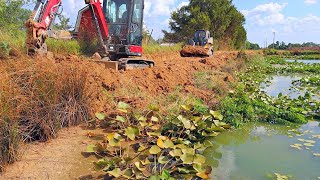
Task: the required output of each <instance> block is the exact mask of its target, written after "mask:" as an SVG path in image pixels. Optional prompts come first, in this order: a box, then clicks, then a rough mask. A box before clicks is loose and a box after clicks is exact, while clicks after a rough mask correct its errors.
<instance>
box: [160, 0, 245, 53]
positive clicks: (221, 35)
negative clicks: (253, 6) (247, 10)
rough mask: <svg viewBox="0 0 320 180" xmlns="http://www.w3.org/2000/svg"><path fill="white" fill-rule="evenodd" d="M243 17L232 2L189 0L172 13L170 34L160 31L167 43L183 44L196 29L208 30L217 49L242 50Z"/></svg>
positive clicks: (243, 42)
mask: <svg viewBox="0 0 320 180" xmlns="http://www.w3.org/2000/svg"><path fill="white" fill-rule="evenodd" d="M244 23H245V18H244V16H243V14H241V13H240V12H239V11H238V10H237V9H236V7H235V6H234V5H233V4H232V1H231V0H190V3H189V5H187V6H183V7H181V8H180V9H178V10H177V11H174V12H173V13H172V14H171V19H170V22H169V25H170V29H171V33H169V32H167V31H163V32H164V34H165V36H164V39H165V40H166V41H171V42H172V41H174V42H179V41H185V40H187V39H189V38H191V37H192V36H193V34H194V32H195V30H197V29H205V30H209V31H210V33H211V35H212V37H213V38H214V40H216V42H218V43H219V44H218V45H219V47H220V48H232V49H234V48H235V49H239V48H241V47H244V45H245V42H246V39H247V37H246V36H247V33H246V30H245V29H244V27H243V25H244Z"/></svg>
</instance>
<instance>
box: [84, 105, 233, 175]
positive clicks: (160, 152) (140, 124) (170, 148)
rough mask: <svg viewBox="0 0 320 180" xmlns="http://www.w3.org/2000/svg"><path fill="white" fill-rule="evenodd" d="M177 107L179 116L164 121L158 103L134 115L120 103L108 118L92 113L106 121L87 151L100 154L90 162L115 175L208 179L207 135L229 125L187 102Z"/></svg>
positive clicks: (213, 135) (213, 112)
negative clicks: (105, 128) (102, 137)
mask: <svg viewBox="0 0 320 180" xmlns="http://www.w3.org/2000/svg"><path fill="white" fill-rule="evenodd" d="M181 109H182V110H181V114H179V115H177V116H174V117H172V118H170V119H163V117H162V116H160V115H159V113H158V111H159V108H158V107H153V106H152V107H150V108H149V109H148V111H147V112H145V113H142V114H136V113H134V112H133V111H132V108H131V107H130V106H129V105H128V104H125V103H122V102H121V103H119V104H118V114H117V115H115V116H114V117H113V118H109V117H106V116H105V115H103V114H100V113H97V114H96V117H97V119H98V120H99V121H101V122H103V120H107V121H106V123H108V124H109V126H110V129H109V130H108V131H109V133H107V134H106V136H105V140H104V141H103V142H101V143H97V144H95V145H89V146H88V147H87V150H86V153H89V154H92V155H98V156H99V157H101V159H100V160H99V161H98V162H95V165H96V166H97V168H99V169H101V170H102V171H104V172H106V173H107V174H108V175H109V176H111V177H115V178H120V177H121V178H124V179H166V180H169V179H177V178H178V179H179V178H180V179H181V178H182V179H185V178H188V179H189V178H196V177H197V178H201V179H208V178H209V174H210V173H211V171H212V168H211V167H210V166H209V165H207V164H206V162H207V160H206V158H205V156H204V155H203V152H204V151H205V150H206V149H207V148H210V147H212V146H213V144H212V143H211V142H210V141H208V140H206V139H207V138H208V137H215V136H217V135H219V133H220V132H221V131H224V130H226V129H229V128H230V127H231V126H230V125H228V124H226V123H224V122H222V120H223V116H222V115H221V114H220V112H218V111H208V112H206V113H200V112H198V111H197V110H195V109H194V108H193V107H192V106H187V105H183V106H181Z"/></svg>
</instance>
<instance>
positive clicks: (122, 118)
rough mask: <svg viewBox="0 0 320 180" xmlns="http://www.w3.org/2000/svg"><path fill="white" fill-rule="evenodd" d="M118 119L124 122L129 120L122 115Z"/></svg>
mask: <svg viewBox="0 0 320 180" xmlns="http://www.w3.org/2000/svg"><path fill="white" fill-rule="evenodd" d="M116 120H117V121H119V122H123V123H125V122H127V119H126V118H124V117H122V116H117V117H116Z"/></svg>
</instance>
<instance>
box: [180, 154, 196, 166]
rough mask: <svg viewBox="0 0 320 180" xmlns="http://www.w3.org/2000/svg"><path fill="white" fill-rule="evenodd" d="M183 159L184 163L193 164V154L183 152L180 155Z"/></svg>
mask: <svg viewBox="0 0 320 180" xmlns="http://www.w3.org/2000/svg"><path fill="white" fill-rule="evenodd" d="M180 158H181V160H182V161H183V163H184V164H192V163H193V155H192V154H183V155H182V156H180Z"/></svg>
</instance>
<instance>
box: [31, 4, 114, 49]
mask: <svg viewBox="0 0 320 180" xmlns="http://www.w3.org/2000/svg"><path fill="white" fill-rule="evenodd" d="M85 3H86V4H88V6H89V8H90V10H91V14H92V20H93V22H94V23H95V26H96V28H97V32H98V35H99V41H100V44H101V46H102V47H104V48H105V44H104V42H103V39H105V38H107V37H108V36H109V34H108V26H107V23H106V19H105V17H104V14H103V10H102V7H101V3H100V0H85ZM61 11H62V0H37V3H36V5H35V7H34V9H33V11H32V14H31V16H30V18H29V19H28V21H27V22H26V23H25V25H26V28H27V40H26V45H27V49H28V54H29V55H35V54H40V55H41V54H46V53H47V45H46V43H45V40H46V39H47V37H48V33H47V31H48V30H49V29H50V28H51V25H52V23H53V22H54V20H55V18H56V16H57V15H58V14H60V13H61Z"/></svg>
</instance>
